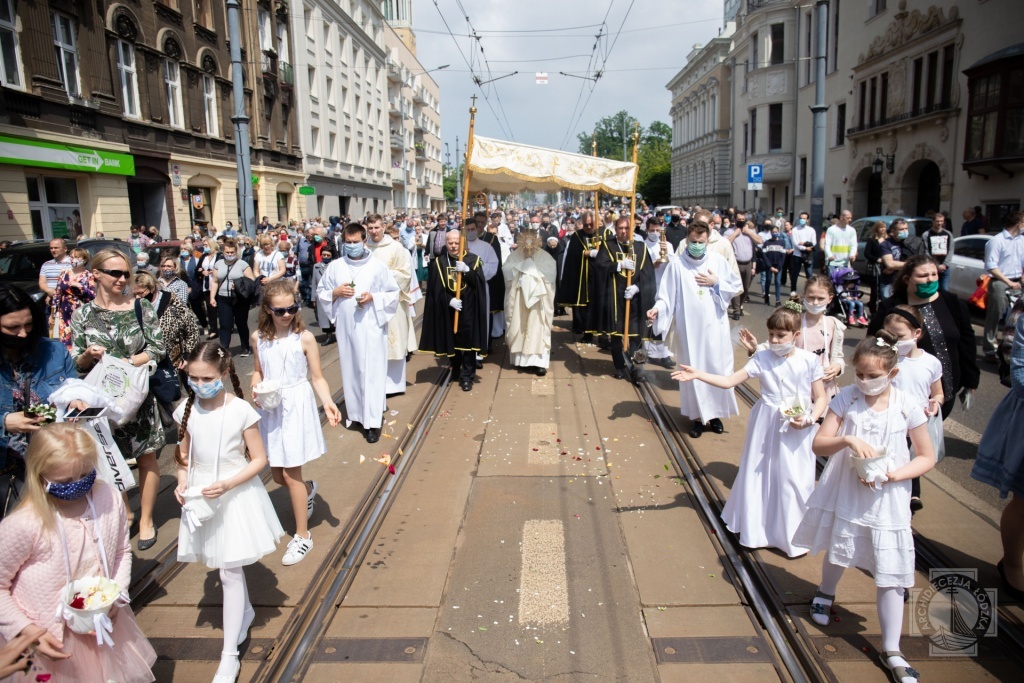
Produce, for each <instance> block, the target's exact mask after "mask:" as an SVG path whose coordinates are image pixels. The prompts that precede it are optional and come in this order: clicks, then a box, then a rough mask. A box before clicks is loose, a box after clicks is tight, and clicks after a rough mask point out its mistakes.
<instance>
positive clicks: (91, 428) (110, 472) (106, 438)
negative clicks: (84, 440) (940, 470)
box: [84, 417, 136, 493]
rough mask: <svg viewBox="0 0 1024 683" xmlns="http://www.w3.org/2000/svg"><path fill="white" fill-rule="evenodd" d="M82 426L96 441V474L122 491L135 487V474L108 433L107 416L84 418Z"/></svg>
mask: <svg viewBox="0 0 1024 683" xmlns="http://www.w3.org/2000/svg"><path fill="white" fill-rule="evenodd" d="M84 427H85V430H86V431H88V432H89V436H91V437H92V440H93V441H95V442H96V450H97V455H98V457H97V458H96V475H97V476H98V477H99V478H100V479H102V480H103V481H105V482H107V483H108V484H110V485H111V486H113V487H114V488H116V489H117V490H118V491H121V492H122V493H123V492H125V491H128V490H130V489H133V488H135V486H136V483H135V475H133V474H132V469H131V468H130V467H129V466H128V463H127V462H126V461H125V459H124V455H123V454H122V453H121V449H120V448H118V447H117V443H116V442H115V441H114V437H113V435H112V434H111V433H110V424H109V421H108V420H107V418H105V417H101V418H97V419H95V420H86V421H85V425H84Z"/></svg>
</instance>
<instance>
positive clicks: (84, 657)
mask: <svg viewBox="0 0 1024 683" xmlns="http://www.w3.org/2000/svg"><path fill="white" fill-rule="evenodd" d="M25 462H26V468H27V470H26V473H25V495H24V497H23V498H22V501H21V504H20V505H19V506H18V508H17V509H16V510H15V511H14V513H13V514H10V515H8V516H7V517H6V518H5V519H4V520H3V522H0V548H3V549H4V551H3V552H2V553H0V637H2V638H3V640H4V641H7V642H9V641H11V640H13V639H15V638H17V637H18V636H27V637H29V638H31V639H33V640H34V641H35V642H36V645H35V648H34V649H35V654H34V656H33V657H32V666H31V667H30V668H29V670H28V671H27V672H25V673H23V674H22V673H19V674H15V675H14V676H13V677H12V678H11V679H9V680H13V681H37V680H51V681H60V682H61V683H64V682H65V681H73V682H75V683H105V682H106V681H111V680H113V681H118V682H119V683H148V682H149V681H153V680H155V678H154V677H153V673H152V671H151V668H152V666H153V664H154V663H155V662H156V652H154V651H153V648H152V647H151V646H150V644H149V641H148V640H146V637H145V636H144V635H143V634H142V631H140V630H139V626H138V624H137V623H136V622H135V615H134V614H133V613H132V610H131V608H130V607H128V605H127V604H121V603H115V606H114V607H113V608H111V611H110V613H109V617H110V620H111V622H112V630H111V632H110V639H111V640H112V641H113V643H114V644H113V645H107V644H103V645H98V644H97V639H96V636H95V635H90V634H79V633H75V632H73V631H72V630H71V629H70V628H66V627H65V623H64V621H63V619H62V618H60V617H58V616H57V615H58V609H59V608H60V606H61V604H62V602H63V598H64V595H65V587H66V586H67V585H68V584H69V583H70V582H71V581H74V580H76V579H81V578H86V577H94V576H106V577H107V578H109V579H112V580H114V581H116V582H117V583H118V584H119V585H120V587H121V592H122V594H123V595H127V594H128V582H129V580H130V578H131V561H132V555H131V550H130V547H129V545H128V520H127V515H126V512H125V507H124V503H123V501H122V500H121V495H120V494H119V493H118V492H117V491H115V490H114V489H113V488H112V487H110V486H109V485H107V484H105V483H104V482H102V481H100V480H97V479H96V445H95V442H94V441H93V439H92V437H91V436H89V435H88V434H87V433H86V432H85V431H83V430H82V429H80V428H78V427H76V426H75V425H74V424H71V423H67V422H63V423H59V424H53V425H48V426H46V427H43V428H42V429H40V430H39V431H38V432H36V433H35V434H34V435H33V437H32V441H31V443H30V445H29V448H28V452H27V454H26V458H25ZM47 674H49V678H46V677H45V676H46V675H47Z"/></svg>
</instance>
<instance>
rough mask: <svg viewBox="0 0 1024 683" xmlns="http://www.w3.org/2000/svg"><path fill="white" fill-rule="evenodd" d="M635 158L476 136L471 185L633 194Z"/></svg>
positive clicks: (489, 188)
mask: <svg viewBox="0 0 1024 683" xmlns="http://www.w3.org/2000/svg"><path fill="white" fill-rule="evenodd" d="M636 169H637V166H636V164H632V163H629V162H625V161H611V160H609V159H602V158H600V157H592V156H584V155H583V154H573V153H571V152H562V151H559V150H554V149H544V148H543V147H533V146H531V145H522V144H518V143H514V142H505V141H504V140H495V139H493V138H485V137H481V136H479V135H477V136H475V137H474V138H473V148H472V152H471V153H470V157H469V166H468V170H469V174H468V175H469V188H470V190H472V191H473V192H477V191H486V192H491V193H495V194H515V193H516V192H524V191H533V192H557V191H559V190H562V189H570V190H579V191H583V192H587V191H593V190H598V191H600V192H606V193H608V194H614V195H620V196H624V197H628V196H631V195H632V194H633V192H634V188H635V187H636Z"/></svg>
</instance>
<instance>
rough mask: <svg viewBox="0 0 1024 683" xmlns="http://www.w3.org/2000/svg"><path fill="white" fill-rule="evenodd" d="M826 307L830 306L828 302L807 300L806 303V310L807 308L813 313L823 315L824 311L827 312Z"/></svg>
mask: <svg viewBox="0 0 1024 683" xmlns="http://www.w3.org/2000/svg"><path fill="white" fill-rule="evenodd" d="M826 308H828V304H809V303H806V302H805V303H804V310H806V311H807V312H808V313H810V314H811V315H821V314H822V313H824V312H825V309H826Z"/></svg>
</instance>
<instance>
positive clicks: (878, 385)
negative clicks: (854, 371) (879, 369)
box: [855, 375, 892, 396]
mask: <svg viewBox="0 0 1024 683" xmlns="http://www.w3.org/2000/svg"><path fill="white" fill-rule="evenodd" d="M855 381H856V382H857V388H858V389H860V391H861V393H862V394H864V395H865V396H878V395H879V394H880V393H882V392H883V391H885V390H886V389H887V388H888V387H889V383H890V382H892V378H891V377H889V375H884V376H882V377H876V378H874V379H861V378H860V377H857V378H856V380H855Z"/></svg>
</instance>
